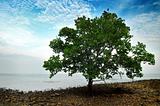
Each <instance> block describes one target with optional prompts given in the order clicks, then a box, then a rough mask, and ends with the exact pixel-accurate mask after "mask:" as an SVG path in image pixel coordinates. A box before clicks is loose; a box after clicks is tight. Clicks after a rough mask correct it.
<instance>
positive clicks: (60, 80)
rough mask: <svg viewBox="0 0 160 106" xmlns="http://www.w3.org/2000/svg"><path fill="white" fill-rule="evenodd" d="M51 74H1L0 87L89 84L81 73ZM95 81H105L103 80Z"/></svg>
mask: <svg viewBox="0 0 160 106" xmlns="http://www.w3.org/2000/svg"><path fill="white" fill-rule="evenodd" d="M48 77H49V75H42V74H37V75H36V74H34V75H31V74H27V75H25V74H0V88H11V89H18V90H23V91H30V90H32V91H34V90H49V89H52V88H53V89H60V88H62V89H64V88H68V87H78V86H84V85H87V81H86V79H85V78H84V77H82V75H81V74H75V75H73V76H72V77H68V76H67V74H64V73H59V74H57V75H56V76H54V77H53V78H52V79H49V78H48ZM142 79H160V75H159V74H146V75H144V77H143V78H141V79H140V78H138V79H135V80H142ZM126 81H132V80H130V79H128V78H126V77H125V76H124V77H123V78H122V79H121V78H120V77H119V76H115V77H113V78H112V79H109V80H107V81H106V82H107V83H113V82H126ZM95 83H104V82H102V81H100V82H95Z"/></svg>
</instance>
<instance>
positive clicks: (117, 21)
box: [43, 11, 155, 94]
mask: <svg viewBox="0 0 160 106" xmlns="http://www.w3.org/2000/svg"><path fill="white" fill-rule="evenodd" d="M75 26H76V28H74V29H73V28H68V27H64V28H62V29H61V30H60V32H59V35H58V38H56V39H53V40H52V41H51V42H50V45H49V46H50V47H51V48H52V49H53V52H54V55H53V56H52V57H50V58H49V60H48V61H44V65H43V67H44V68H45V69H46V70H49V71H50V73H51V74H50V78H51V77H52V76H54V75H55V74H57V73H58V72H60V71H64V72H68V73H69V76H71V75H73V74H74V73H82V74H83V76H84V77H85V78H86V79H87V80H88V90H89V93H90V94H91V93H92V83H93V79H95V78H99V79H102V80H105V79H109V78H112V76H114V75H116V74H119V72H120V71H119V69H120V68H123V69H124V70H125V73H126V75H127V76H128V77H129V78H132V79H133V78H134V77H142V76H143V74H142V73H141V72H142V66H141V63H142V62H143V63H148V64H150V65H154V64H155V60H154V55H153V54H151V53H149V52H147V51H146V49H145V48H146V46H145V45H144V44H143V43H140V42H138V44H137V45H135V46H132V45H131V43H130V41H131V38H132V35H130V33H129V31H130V28H129V27H128V26H126V24H125V23H124V20H123V19H121V18H119V17H118V16H117V15H116V14H115V13H109V12H106V11H104V12H103V14H102V15H101V16H100V17H95V18H93V19H90V18H86V17H85V16H83V17H79V18H78V19H76V20H75Z"/></svg>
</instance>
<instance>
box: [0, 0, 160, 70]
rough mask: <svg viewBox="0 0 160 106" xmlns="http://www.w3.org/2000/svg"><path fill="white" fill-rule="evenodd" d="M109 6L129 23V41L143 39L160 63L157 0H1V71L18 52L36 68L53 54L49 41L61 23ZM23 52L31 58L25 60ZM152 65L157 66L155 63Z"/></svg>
mask: <svg viewBox="0 0 160 106" xmlns="http://www.w3.org/2000/svg"><path fill="white" fill-rule="evenodd" d="M108 8H109V11H110V12H115V13H117V14H118V16H120V17H122V18H123V19H125V22H126V24H127V25H128V26H130V27H131V34H132V35H134V37H133V39H132V44H135V43H136V42H137V41H141V42H144V43H145V44H146V45H147V50H149V51H150V52H152V53H154V54H155V55H156V62H157V63H160V61H159V58H160V32H159V29H160V0H0V59H1V60H2V59H3V61H0V67H2V69H1V70H0V72H1V71H2V70H3V71H4V70H9V69H8V68H7V69H6V68H5V67H6V65H12V66H13V63H16V62H17V61H19V60H18V59H17V56H19V57H20V58H21V61H22V60H23V57H24V62H21V63H23V64H22V66H23V65H24V67H25V64H27V63H28V62H34V63H35V64H36V63H37V69H39V68H40V67H41V64H42V63H43V61H41V60H44V59H47V58H48V57H49V56H50V55H52V50H51V49H50V48H49V47H48V45H49V41H50V40H52V39H53V38H56V36H57V34H58V31H59V30H60V29H61V28H62V27H64V26H68V27H73V28H74V19H76V18H77V17H79V16H83V15H85V16H87V17H90V18H93V17H95V16H100V15H101V13H102V12H103V11H104V10H107V9H108ZM26 56H30V57H31V58H34V59H33V60H34V61H28V60H26V61H25V59H26ZM9 57H12V58H10V59H9ZM14 58H15V59H14ZM35 58H37V61H38V62H37V61H35ZM39 59H40V60H39ZM11 61H12V62H11ZM13 61H15V62H13ZM39 61H41V62H40V63H39ZM38 64H40V65H39V67H38ZM30 67H33V66H32V65H31V64H30ZM146 67H147V68H148V67H149V68H150V67H151V66H146ZM151 68H154V70H157V69H160V67H159V66H158V65H155V66H152V67H151ZM12 69H14V68H12ZM35 69H36V68H34V70H35ZM16 70H17V67H16V68H15V71H16ZM30 70H31V69H30ZM34 70H33V71H34ZM42 70H43V69H42ZM3 71H2V72H3ZM16 72H19V71H16ZM22 73H23V71H22Z"/></svg>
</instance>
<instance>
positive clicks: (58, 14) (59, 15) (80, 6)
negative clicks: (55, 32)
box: [36, 0, 93, 29]
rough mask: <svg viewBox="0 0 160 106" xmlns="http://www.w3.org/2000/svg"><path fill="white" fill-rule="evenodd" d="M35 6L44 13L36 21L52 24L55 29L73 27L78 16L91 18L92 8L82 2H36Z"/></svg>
mask: <svg viewBox="0 0 160 106" xmlns="http://www.w3.org/2000/svg"><path fill="white" fill-rule="evenodd" d="M36 5H37V6H38V7H39V8H43V9H44V11H43V12H42V14H41V15H40V16H38V20H39V21H41V22H49V23H52V24H54V26H56V27H57V29H59V28H61V27H64V26H69V27H73V25H74V23H73V22H74V19H76V18H77V17H79V16H83V15H85V16H87V17H91V10H92V8H93V7H92V6H91V5H89V4H88V3H87V2H85V1H82V0H76V1H75V0H61V1H59V0H54V1H50V0H37V3H36Z"/></svg>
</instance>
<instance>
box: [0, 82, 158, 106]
mask: <svg viewBox="0 0 160 106" xmlns="http://www.w3.org/2000/svg"><path fill="white" fill-rule="evenodd" d="M0 106H160V80H158V79H156V80H143V81H135V82H125V83H113V84H97V85H94V86H93V96H89V95H88V93H87V87H78V88H68V89H64V90H49V91H34V92H32V91H29V92H27V93H25V92H22V91H18V90H11V89H3V88H1V89H0Z"/></svg>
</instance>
